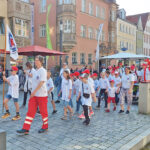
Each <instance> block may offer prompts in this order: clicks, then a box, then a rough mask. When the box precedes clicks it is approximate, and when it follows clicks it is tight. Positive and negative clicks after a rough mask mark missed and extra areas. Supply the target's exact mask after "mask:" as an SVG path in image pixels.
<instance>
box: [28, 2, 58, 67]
mask: <svg viewBox="0 0 150 150" xmlns="http://www.w3.org/2000/svg"><path fill="white" fill-rule="evenodd" d="M30 3H31V4H32V5H33V6H34V45H39V46H43V47H48V43H49V44H50V45H51V47H50V49H54V50H56V0H30ZM48 36H49V39H50V40H49V41H47V39H48ZM56 63H57V57H55V58H54V57H53V58H52V57H50V58H49V59H48V62H47V64H48V68H51V67H53V66H55V65H56Z"/></svg>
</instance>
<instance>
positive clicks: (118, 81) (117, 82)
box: [114, 77, 121, 86]
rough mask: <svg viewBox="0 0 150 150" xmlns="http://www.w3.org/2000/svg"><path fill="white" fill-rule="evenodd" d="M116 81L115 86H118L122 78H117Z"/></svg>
mask: <svg viewBox="0 0 150 150" xmlns="http://www.w3.org/2000/svg"><path fill="white" fill-rule="evenodd" d="M114 81H115V86H117V85H118V84H120V83H121V78H120V77H117V78H116V77H115V79H114Z"/></svg>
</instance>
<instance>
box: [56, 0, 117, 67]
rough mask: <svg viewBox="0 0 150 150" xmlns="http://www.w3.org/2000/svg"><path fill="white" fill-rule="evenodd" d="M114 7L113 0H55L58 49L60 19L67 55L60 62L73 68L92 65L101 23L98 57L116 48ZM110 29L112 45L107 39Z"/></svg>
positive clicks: (115, 7)
mask: <svg viewBox="0 0 150 150" xmlns="http://www.w3.org/2000/svg"><path fill="white" fill-rule="evenodd" d="M116 10H117V5H116V3H115V2H114V1H113V2H111V1H109V2H108V1H105V0H94V1H91V0H80V1H78V0H77V1H75V0H69V1H67V0H57V50H59V45H60V40H59V39H60V22H63V51H65V52H66V53H67V54H68V56H67V57H64V58H63V61H66V62H68V64H69V66H70V67H72V68H76V67H82V66H83V65H93V60H95V53H96V47H97V38H98V29H99V25H100V24H104V26H103V31H102V36H101V38H100V48H101V51H100V56H105V55H109V54H110V53H112V50H113V49H112V47H113V48H114V49H115V47H114V45H115V46H116V43H115V42H116V41H115V34H116V26H115V23H116ZM111 15H113V16H114V17H111ZM110 18H111V19H110ZM110 21H111V26H109V22H110ZM113 22H114V24H113ZM109 29H110V33H111V34H110V37H114V39H113V38H111V39H112V41H113V44H111V43H112V42H111V40H110V42H109Z"/></svg>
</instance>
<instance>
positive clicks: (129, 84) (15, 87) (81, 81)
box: [2, 56, 150, 135]
mask: <svg viewBox="0 0 150 150" xmlns="http://www.w3.org/2000/svg"><path fill="white" fill-rule="evenodd" d="M35 66H36V69H34V68H33V67H32V65H31V64H30V63H29V62H27V63H26V67H27V69H26V71H25V74H26V82H25V86H24V100H23V105H22V107H24V106H25V105H26V102H27V95H28V94H29V95H30V99H29V103H28V112H27V114H26V118H25V121H24V124H23V127H22V129H21V130H17V133H19V134H25V135H26V134H29V130H30V127H31V123H32V121H33V119H34V117H35V114H36V113H37V112H38V111H39V112H40V114H41V116H42V120H43V125H42V127H41V129H40V130H39V133H43V132H45V131H47V130H48V110H47V103H48V99H50V100H51V103H52V106H53V112H52V114H55V113H57V110H56V106H55V102H54V93H53V91H54V83H53V80H52V78H51V72H50V71H49V70H46V69H44V67H43V57H42V56H36V58H35ZM149 67H150V66H147V65H146V64H143V69H142V70H138V69H137V67H136V66H135V65H132V66H130V67H129V66H126V67H123V66H122V64H119V65H118V67H113V66H109V67H108V68H103V69H102V70H101V73H100V74H99V73H97V72H96V71H95V72H90V70H88V69H87V68H85V70H83V71H82V72H78V71H75V72H73V73H70V70H69V68H68V67H67V64H66V63H64V64H63V68H62V69H61V71H60V75H59V78H60V80H59V81H60V84H59V85H58V86H57V88H58V90H57V96H58V98H60V97H61V100H62V103H63V108H64V114H63V116H62V117H61V119H62V120H67V119H68V114H69V118H70V119H71V118H72V117H73V115H74V114H77V115H78V117H79V118H80V119H85V120H84V122H83V124H85V125H89V123H90V118H91V117H92V115H94V109H93V105H92V104H93V103H92V102H97V106H96V107H95V110H99V109H100V107H101V101H102V99H104V101H105V112H106V113H109V112H110V104H111V102H112V103H113V111H116V108H117V105H118V103H119V102H120V111H119V113H120V114H121V113H124V103H125V98H127V110H126V114H129V113H130V108H131V104H132V97H133V87H134V84H135V83H138V82H140V81H149V80H150V69H149ZM17 71H18V68H17V67H12V70H11V75H10V77H8V78H6V77H5V73H3V80H4V81H6V82H7V83H8V85H9V88H8V93H7V94H6V97H5V100H4V107H5V109H6V113H5V114H4V115H3V116H2V118H3V119H6V118H8V117H10V111H9V108H8V105H7V103H8V101H9V100H10V99H11V98H12V100H13V101H14V104H15V107H16V116H15V117H13V118H12V120H18V119H21V116H20V113H19V104H18V98H19V79H18V75H17ZM74 96H75V99H76V108H75V110H73V97H74ZM80 106H82V113H81V114H80V108H81V107H80ZM68 112H69V113H68Z"/></svg>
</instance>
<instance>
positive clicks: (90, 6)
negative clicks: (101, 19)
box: [89, 2, 93, 15]
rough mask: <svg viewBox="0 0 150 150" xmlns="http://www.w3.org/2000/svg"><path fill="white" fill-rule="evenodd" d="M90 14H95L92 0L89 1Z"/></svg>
mask: <svg viewBox="0 0 150 150" xmlns="http://www.w3.org/2000/svg"><path fill="white" fill-rule="evenodd" d="M89 14H90V15H93V3H92V2H90V3H89Z"/></svg>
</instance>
